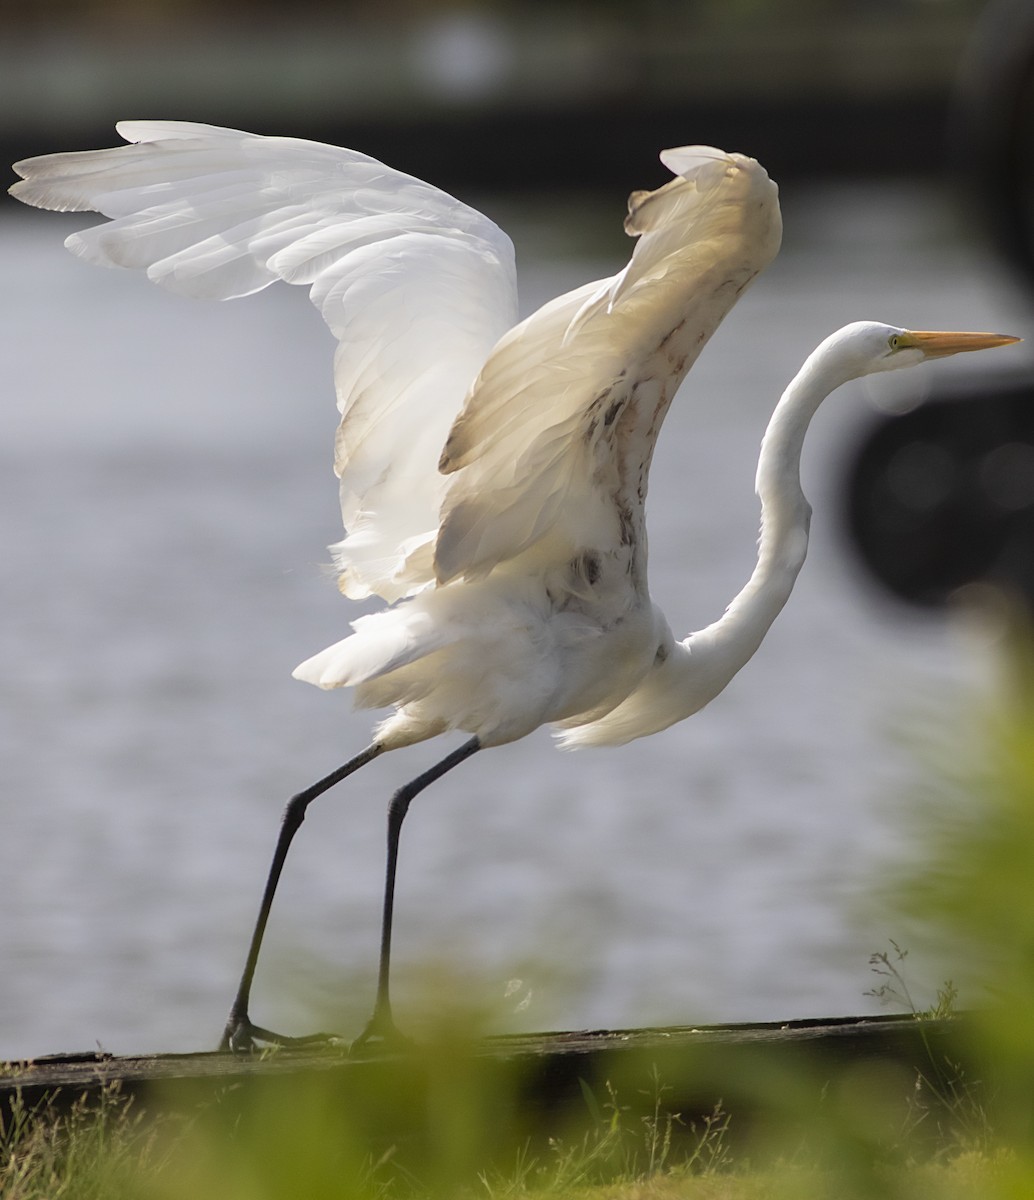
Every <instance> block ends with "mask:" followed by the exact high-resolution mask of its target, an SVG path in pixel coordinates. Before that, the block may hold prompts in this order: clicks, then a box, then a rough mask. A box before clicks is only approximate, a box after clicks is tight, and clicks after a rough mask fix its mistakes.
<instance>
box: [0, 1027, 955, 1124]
mask: <svg viewBox="0 0 1034 1200" xmlns="http://www.w3.org/2000/svg"><path fill="white" fill-rule="evenodd" d="M963 1024H964V1023H961V1022H959V1021H958V1020H953V1021H940V1020H939V1021H932V1020H927V1021H920V1020H917V1019H916V1018H915V1017H913V1016H911V1015H904V1016H889V1017H887V1016H883V1017H861V1018H853V1017H845V1018H836V1019H831V1020H808V1021H790V1022H779V1023H764V1024H749V1025H726V1026H710V1027H701V1028H690V1027H677V1028H668V1029H633V1030H617V1031H612V1030H599V1031H580V1032H572V1033H545V1034H535V1035H512V1036H503V1037H493V1038H488V1039H485V1040H483V1041H480V1042H477V1043H470V1044H467V1045H462V1044H459V1043H457V1044H456V1045H455V1046H452V1045H450V1046H449V1047H442V1046H441V1045H438V1046H430V1047H426V1048H420V1047H418V1048H416V1049H415V1050H414V1051H413V1052H412V1053H407V1054H383V1053H382V1054H378V1053H376V1052H372V1051H368V1050H366V1051H363V1052H362V1053H360V1054H358V1055H356V1056H355V1057H351V1056H349V1054H348V1052H347V1048H345V1047H343V1046H342V1047H336V1046H330V1047H318V1048H316V1047H294V1048H283V1049H278V1050H276V1051H274V1052H273V1053H270V1054H265V1055H261V1054H260V1055H253V1056H244V1057H242V1056H237V1055H233V1054H224V1053H196V1054H155V1055H145V1056H140V1057H129V1058H116V1057H114V1056H111V1055H105V1054H83V1055H55V1056H48V1057H45V1058H38V1059H35V1060H33V1061H25V1062H15V1063H8V1064H6V1066H5V1067H0V1119H2V1118H3V1117H5V1116H6V1114H7V1112H8V1111H9V1109H10V1106H11V1104H12V1102H14V1101H15V1098H16V1097H18V1098H20V1100H19V1102H20V1103H22V1104H24V1105H26V1106H29V1107H33V1108H38V1109H39V1110H40V1111H60V1110H63V1109H66V1108H67V1107H69V1106H70V1105H71V1104H72V1103H74V1102H76V1101H77V1100H79V1099H80V1098H82V1097H85V1098H86V1100H87V1101H88V1102H90V1101H95V1100H97V1099H99V1097H100V1096H101V1094H102V1092H103V1090H104V1089H105V1088H110V1087H112V1086H113V1085H117V1086H118V1087H119V1089H120V1090H121V1091H122V1092H123V1093H125V1094H128V1095H132V1096H133V1097H134V1102H135V1103H136V1104H137V1105H138V1106H140V1107H142V1109H143V1110H144V1111H147V1112H157V1111H161V1110H165V1109H170V1108H182V1107H183V1106H193V1105H197V1104H202V1103H211V1102H212V1101H213V1100H214V1099H219V1100H220V1102H221V1103H231V1104H237V1105H240V1104H246V1103H247V1102H248V1100H249V1097H251V1096H253V1095H255V1094H256V1093H257V1092H258V1093H261V1094H265V1095H268V1094H269V1093H270V1090H272V1091H273V1092H274V1093H275V1091H276V1089H281V1090H282V1092H283V1094H284V1096H285V1098H287V1099H288V1102H289V1097H290V1094H291V1092H290V1089H291V1087H293V1086H296V1085H298V1084H302V1085H305V1084H306V1083H314V1084H318V1085H320V1086H324V1087H327V1088H329V1089H330V1091H331V1092H332V1093H333V1094H334V1095H335V1097H339V1098H340V1099H341V1101H342V1103H343V1104H344V1105H345V1106H346V1109H347V1111H349V1112H350V1113H357V1114H361V1115H362V1119H363V1122H364V1124H365V1125H366V1126H367V1128H368V1129H369V1131H370V1133H371V1136H376V1137H380V1138H397V1137H402V1138H406V1137H412V1136H414V1135H416V1136H418V1135H419V1134H420V1132H421V1129H422V1127H423V1126H424V1124H425V1121H426V1118H427V1116H428V1105H429V1104H431V1103H432V1101H431V1100H430V1097H431V1096H432V1095H434V1094H437V1092H436V1087H439V1088H440V1085H441V1082H442V1079H443V1078H447V1077H454V1078H456V1079H460V1080H462V1081H466V1083H470V1081H471V1080H476V1086H477V1087H478V1088H479V1089H481V1090H482V1092H483V1094H485V1095H486V1096H491V1095H494V1094H496V1093H498V1094H500V1095H502V1094H505V1095H506V1097H507V1104H506V1108H507V1112H508V1113H509V1114H510V1115H509V1116H508V1118H507V1120H508V1122H509V1125H510V1131H509V1132H510V1133H511V1134H513V1135H515V1136H516V1135H518V1134H519V1136H522V1137H535V1136H537V1135H540V1134H548V1132H549V1130H550V1128H551V1127H552V1126H553V1125H554V1124H555V1123H556V1121H557V1120H558V1119H559V1118H560V1117H561V1115H563V1114H570V1113H572V1112H576V1111H578V1110H580V1111H581V1112H582V1113H583V1114H586V1113H587V1112H588V1109H587V1102H586V1099H585V1089H586V1088H589V1089H591V1090H592V1092H593V1094H594V1095H595V1096H596V1097H597V1098H598V1099H600V1100H601V1102H605V1101H606V1098H607V1094H608V1090H607V1085H608V1084H610V1085H612V1086H613V1088H614V1090H615V1092H616V1093H617V1095H618V1097H619V1100H620V1101H621V1103H622V1107H626V1106H628V1107H630V1109H633V1110H634V1109H635V1108H636V1106H637V1105H638V1106H639V1107H641V1109H642V1111H643V1112H649V1113H651V1114H654V1113H655V1108H654V1106H655V1105H657V1104H658V1101H660V1104H659V1109H658V1110H657V1111H659V1112H661V1113H664V1112H672V1113H678V1114H680V1116H681V1117H682V1119H683V1120H684V1121H686V1122H690V1121H692V1120H694V1119H696V1118H699V1117H703V1116H706V1115H707V1114H710V1113H712V1112H713V1111H714V1110H715V1108H716V1106H717V1105H719V1104H721V1105H722V1107H723V1109H724V1110H725V1111H727V1112H730V1113H732V1114H733V1115H734V1117H735V1120H736V1121H737V1123H738V1124H739V1126H740V1127H741V1128H743V1127H744V1126H745V1125H749V1124H750V1123H751V1122H752V1121H753V1119H754V1118H755V1117H756V1116H758V1115H759V1110H760V1109H763V1108H764V1107H765V1105H766V1103H767V1102H768V1101H767V1100H766V1097H767V1096H770V1097H771V1099H772V1102H773V1104H774V1103H775V1100H776V1095H775V1093H776V1092H779V1093H780V1094H784V1093H785V1090H786V1082H787V1081H788V1080H793V1081H794V1086H795V1087H801V1088H804V1089H805V1090H806V1091H807V1092H808V1093H809V1094H811V1093H814V1095H815V1098H816V1100H817V1098H818V1096H819V1094H820V1093H821V1092H822V1091H823V1090H824V1089H825V1088H826V1087H827V1086H828V1085H829V1083H830V1081H831V1080H834V1079H837V1078H839V1077H842V1076H843V1074H844V1073H845V1072H851V1071H858V1070H867V1069H869V1068H872V1067H873V1066H876V1067H878V1068H879V1070H880V1071H881V1072H882V1075H881V1079H882V1080H883V1083H884V1084H886V1083H887V1082H888V1081H889V1082H890V1084H891V1086H899V1087H900V1089H902V1091H903V1092H908V1091H909V1089H911V1088H913V1087H914V1085H915V1080H916V1076H917V1073H919V1074H923V1075H925V1076H926V1077H928V1078H929V1077H931V1076H932V1075H936V1074H938V1073H939V1072H941V1071H942V1070H943V1069H944V1064H945V1062H946V1061H947V1060H948V1056H949V1054H950V1055H951V1057H952V1058H953V1060H954V1059H955V1058H956V1057H957V1050H956V1049H955V1047H956V1045H957V1042H958V1035H959V1032H960V1026H962V1025H963ZM658 1084H660V1093H658ZM783 1098H784V1099H785V1095H784V1096H783Z"/></svg>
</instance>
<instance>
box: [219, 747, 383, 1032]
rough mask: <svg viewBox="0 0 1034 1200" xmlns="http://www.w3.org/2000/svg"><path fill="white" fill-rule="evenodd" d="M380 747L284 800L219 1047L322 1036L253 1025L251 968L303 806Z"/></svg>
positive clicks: (362, 764)
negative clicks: (286, 1034)
mask: <svg viewBox="0 0 1034 1200" xmlns="http://www.w3.org/2000/svg"><path fill="white" fill-rule="evenodd" d="M381 749H382V748H381V746H379V745H378V744H377V743H376V742H374V743H372V744H371V745H369V746H367V747H366V749H365V750H363V751H362V752H361V753H360V754H357V755H356V756H355V758H351V759H349V760H348V762H346V763H345V764H344V766H341V767H338V769H337V770H336V771H333V772H331V774H329V775H327V776H325V777H324V778H323V779H321V780H319V782H318V783H314V784H313V785H312V787H310V788H306V789H305V791H304V792H299V793H298V795H297V796H292V797H291V799H290V800H289V801H288V803H287V808H286V809H285V810H284V816H283V820H282V821H281V823H280V836H279V837H278V838H277V843H276V849H275V850H274V852H273V861H272V863H271V864H270V867H269V876H268V878H267V879H266V888H265V891H264V892H263V893H262V904H261V905H260V907H259V914H258V920H257V921H256V922H255V930H254V932H253V933H252V935H251V944H250V945H249V947H248V957H247V961H246V962H245V964H244V973H243V974H242V975H241V981H240V984H239V986H238V988H237V995H236V997H235V999H234V1001H233V1006H232V1007H231V1009H230V1017H229V1020H228V1021H227V1022H226V1029H225V1030H224V1032H223V1037H222V1041H221V1042H220V1044H219V1049H220V1050H237V1051H247V1050H251V1049H253V1048H254V1044H255V1042H256V1040H257V1041H262V1042H274V1043H277V1044H284V1043H292V1042H305V1041H314V1040H317V1039H318V1038H320V1037H322V1036H323V1035H320V1034H316V1035H314V1036H313V1037H311V1038H289V1037H284V1036H283V1035H281V1034H277V1033H273V1032H272V1031H271V1030H269V1029H263V1028H262V1027H261V1026H260V1025H254V1024H253V1023H252V1021H251V1019H250V1017H249V1016H248V1004H249V1001H250V999H251V985H252V981H253V980H254V977H255V967H256V965H257V964H258V956H259V950H260V949H261V948H262V937H263V935H264V934H265V932H266V922H267V921H268V920H269V911H270V909H271V908H272V907H273V896H274V895H275V894H276V886H277V883H279V881H280V872H281V871H282V870H283V869H284V861H285V859H286V858H287V851H288V850H289V849H290V846H291V841H292V839H293V838H294V835H295V834H296V833H297V832H298V828H299V826H300V825H301V823H302V821H304V820H305V811H306V809H307V808H308V807H309V805H310V804H311V803H312V802H313V800H315V799H316V797H317V796H322V795H323V793H324V792H325V791H327V790H328V789H329V788H332V787H333V786H334V784H335V783H340V782H341V780H342V779H345V778H346V777H347V776H349V775H351V774H352V773H353V772H354V771H358V770H359V768H360V767H364V766H366V764H367V763H368V762H370V761H371V760H373V759H375V758H376V757H377V755H378V754H380V753H381Z"/></svg>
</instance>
